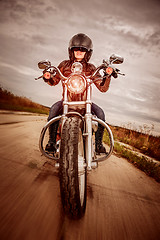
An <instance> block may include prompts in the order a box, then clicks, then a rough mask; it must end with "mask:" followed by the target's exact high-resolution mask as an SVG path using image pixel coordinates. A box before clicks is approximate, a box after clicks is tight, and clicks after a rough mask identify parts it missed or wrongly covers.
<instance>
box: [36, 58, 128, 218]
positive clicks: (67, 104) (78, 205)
mask: <svg viewBox="0 0 160 240" xmlns="http://www.w3.org/2000/svg"><path fill="white" fill-rule="evenodd" d="M121 63H123V58H122V57H121V56H118V55H115V54H113V55H111V56H110V58H109V60H107V61H106V60H103V63H102V64H101V65H100V66H99V67H97V68H96V70H95V72H94V73H93V74H92V75H91V76H86V75H85V74H84V73H83V66H82V64H81V63H80V62H74V63H73V65H72V68H71V71H72V73H71V75H70V76H68V77H65V76H63V74H62V73H61V71H60V70H59V69H58V68H57V67H55V66H52V65H51V62H50V61H48V60H46V61H41V62H39V63H38V67H39V68H40V69H43V73H44V74H43V75H42V76H40V77H38V78H35V80H38V79H41V78H43V76H44V75H45V78H48V79H49V78H50V77H51V76H54V75H55V74H57V73H58V74H59V76H60V78H61V82H62V86H63V114H62V115H60V116H57V117H54V118H53V119H51V120H50V121H49V122H47V124H46V125H45V126H44V127H43V129H42V131H41V134H40V139H39V148H40V151H41V153H42V154H43V155H44V156H46V157H47V158H49V159H52V160H54V161H55V162H56V163H55V166H56V167H58V168H59V181H60V192H61V200H62V205H63V209H64V212H65V214H66V215H68V216H70V217H72V218H80V217H82V216H83V215H84V213H85V209H86V200H87V172H89V171H91V170H92V169H93V168H96V167H97V166H98V162H101V161H104V160H106V159H108V158H109V157H110V156H111V154H112V152H113V146H114V140H113V134H112V132H111V129H110V127H109V126H108V124H107V123H106V122H104V121H102V120H101V119H99V118H97V117H96V116H93V115H92V113H91V105H92V101H91V89H92V84H93V83H94V82H95V81H96V80H95V79H94V77H95V76H96V74H97V73H99V72H100V71H101V70H103V71H104V72H105V74H107V75H111V74H112V73H113V72H114V74H115V77H117V75H118V74H121V75H124V74H122V73H120V70H119V69H117V68H115V67H113V64H121ZM101 85H104V81H102V82H101ZM56 122H57V124H58V125H59V133H58V135H59V137H58V138H57V142H56V146H57V150H56V153H55V154H54V155H53V154H50V153H48V152H46V151H45V149H44V139H45V135H46V130H47V129H48V128H49V126H50V125H51V124H53V123H56ZM98 124H100V125H102V126H103V127H104V128H105V129H106V133H107V135H108V140H109V141H108V142H109V143H108V149H107V153H106V154H102V155H96V152H95V144H94V142H95V132H96V131H97V128H98Z"/></svg>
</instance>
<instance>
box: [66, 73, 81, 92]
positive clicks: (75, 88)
mask: <svg viewBox="0 0 160 240" xmlns="http://www.w3.org/2000/svg"><path fill="white" fill-rule="evenodd" d="M67 89H68V91H69V92H71V93H74V94H80V93H83V92H84V90H85V89H86V81H85V79H84V77H82V76H79V75H73V76H71V77H70V78H69V79H68V82H67Z"/></svg>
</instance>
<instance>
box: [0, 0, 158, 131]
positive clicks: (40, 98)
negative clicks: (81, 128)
mask: <svg viewBox="0 0 160 240" xmlns="http://www.w3.org/2000/svg"><path fill="white" fill-rule="evenodd" d="M77 33H85V34H87V35H88V36H89V37H90V38H91V39H92V41H93V54H92V57H91V59H90V62H91V63H93V64H94V65H96V66H99V65H100V64H101V63H102V61H103V59H108V58H109V57H110V55H112V54H113V53H115V54H118V55H121V56H122V57H124V63H123V64H121V65H116V67H118V68H119V69H120V70H121V72H122V73H125V77H124V76H119V77H118V78H117V79H114V78H113V79H112V81H111V83H110V88H109V90H108V91H107V92H106V93H101V92H99V91H98V89H96V87H95V86H94V87H93V101H94V102H95V103H96V104H98V105H99V106H101V107H102V108H103V109H104V111H105V115H106V121H107V122H108V123H110V124H113V125H118V126H127V125H128V126H129V125H130V127H132V128H134V129H137V130H139V129H140V128H142V126H146V125H147V129H148V131H149V129H151V128H152V127H153V126H154V129H153V131H152V134H154V135H160V67H159V64H160V1H159V0H134V1H133V0H110V1H109V0H87V1H86V0H81V1H74V0H67V1H65V0H45V1H43V0H34V1H33V0H24V1H22V0H0V53H1V54H0V85H1V87H3V88H5V89H8V90H9V91H12V92H13V93H14V94H16V95H19V96H25V97H27V98H29V99H31V100H32V101H35V102H37V103H40V104H43V105H46V106H51V105H52V104H53V103H54V102H56V101H58V100H60V99H61V96H62V87H61V84H58V85H57V86H55V87H51V86H49V85H47V84H46V83H44V82H43V81H42V80H39V81H35V80H34V78H35V77H38V76H40V75H41V70H39V69H38V66H37V63H38V62H39V61H41V60H45V59H49V60H50V61H51V63H52V64H53V65H55V66H58V64H59V63H60V62H61V61H62V60H64V59H68V44H69V40H70V39H71V38H72V36H73V35H75V34H77ZM144 128H145V127H144Z"/></svg>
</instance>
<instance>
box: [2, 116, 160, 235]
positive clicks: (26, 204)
mask: <svg viewBox="0 0 160 240" xmlns="http://www.w3.org/2000/svg"><path fill="white" fill-rule="evenodd" d="M45 122H46V117H43V116H38V115H37V116H35V115H27V114H24V115H23V114H15V113H14V114H13V113H11V114H9V113H3V114H2V113H1V114H0V239H2V240H54V239H56V240H57V239H65V240H81V239H82V240H83V239H84V240H90V239H92V240H94V239H97V240H99V239H100V240H101V239H102V240H103V239H104V240H121V239H122V240H158V239H160V184H159V183H157V182H155V181H154V180H153V179H151V178H149V177H148V176H146V175H145V173H143V172H141V171H140V170H138V169H136V168H135V167H134V166H132V165H131V164H130V163H128V162H127V161H126V160H125V159H121V158H118V157H116V156H114V155H113V156H112V157H111V158H109V159H108V160H106V162H103V163H101V164H99V167H98V168H97V169H95V170H93V171H92V172H91V173H90V174H89V175H88V196H87V208H86V213H85V216H84V217H83V218H82V219H80V220H77V221H76V220H74V221H73V220H70V219H68V218H67V217H65V216H64V214H63V211H62V206H61V199H60V191H59V181H58V172H57V169H55V167H54V164H53V162H52V161H51V160H48V159H46V158H45V157H43V156H41V154H40V152H39V148H38V138H39V134H40V130H41V128H42V126H43V125H44V123H45Z"/></svg>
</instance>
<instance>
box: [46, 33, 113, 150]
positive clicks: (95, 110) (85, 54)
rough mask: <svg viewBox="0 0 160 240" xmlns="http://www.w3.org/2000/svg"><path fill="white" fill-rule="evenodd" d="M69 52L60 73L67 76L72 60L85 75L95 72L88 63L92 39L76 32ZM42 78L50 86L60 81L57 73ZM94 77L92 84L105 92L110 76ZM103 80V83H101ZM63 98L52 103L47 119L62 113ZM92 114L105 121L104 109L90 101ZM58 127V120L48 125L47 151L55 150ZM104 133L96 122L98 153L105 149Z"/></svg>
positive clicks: (93, 67) (91, 49)
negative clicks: (80, 67) (77, 63)
mask: <svg viewBox="0 0 160 240" xmlns="http://www.w3.org/2000/svg"><path fill="white" fill-rule="evenodd" d="M68 52H69V60H64V61H62V62H61V63H60V64H59V66H58V68H59V69H60V71H61V72H62V74H63V75H64V76H65V77H68V76H69V75H70V74H71V66H72V64H73V62H77V61H78V62H80V63H81V64H82V65H83V71H84V72H85V75H86V76H90V75H91V74H93V73H94V72H95V69H96V67H95V66H94V65H93V64H91V63H88V61H89V59H90V57H91V55H92V52H93V45H92V40H91V39H90V38H89V37H88V36H87V35H85V34H83V33H78V34H76V35H74V36H73V37H72V38H71V40H70V42H69V47H68ZM43 79H44V81H45V82H47V83H48V84H49V85H51V86H55V85H57V84H58V83H59V81H60V76H59V75H58V73H57V74H56V75H55V76H53V77H52V78H50V79H49V80H48V79H46V78H45V72H44V75H43ZM94 79H98V81H96V82H95V83H94V84H95V85H96V87H97V88H98V89H99V90H100V91H101V92H106V91H107V90H108V88H109V84H110V80H111V77H110V76H107V74H104V76H103V77H102V76H101V75H100V74H96V76H95V77H94ZM102 81H103V84H102ZM62 110H63V100H61V101H58V102H56V103H54V104H53V105H52V107H51V109H50V112H49V117H48V121H49V120H51V119H52V118H54V117H56V116H58V115H60V114H62V113H63V111H62ZM91 110H92V114H94V115H96V116H97V117H98V118H100V119H101V120H103V121H105V114H104V111H103V110H102V109H101V108H100V107H99V106H98V105H96V104H95V103H92V106H91ZM57 129H58V122H55V123H53V124H52V125H50V127H49V141H48V144H47V145H46V148H45V150H46V151H47V152H50V153H51V152H53V153H54V152H55V151H56V146H55V144H56V134H57ZM103 133H104V127H103V126H102V125H100V124H98V130H97V132H96V133H95V150H96V152H97V153H98V154H100V153H106V149H105V147H104V146H103V144H102V138H103Z"/></svg>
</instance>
